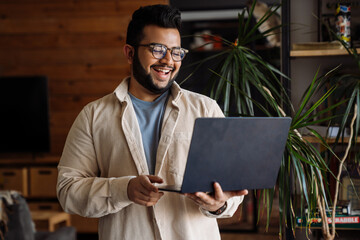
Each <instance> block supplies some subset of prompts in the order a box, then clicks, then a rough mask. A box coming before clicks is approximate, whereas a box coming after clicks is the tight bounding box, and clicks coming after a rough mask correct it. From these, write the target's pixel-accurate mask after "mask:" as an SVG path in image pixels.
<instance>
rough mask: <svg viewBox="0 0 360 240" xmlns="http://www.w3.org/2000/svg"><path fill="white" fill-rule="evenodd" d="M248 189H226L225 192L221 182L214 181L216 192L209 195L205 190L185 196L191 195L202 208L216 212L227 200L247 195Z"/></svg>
mask: <svg viewBox="0 0 360 240" xmlns="http://www.w3.org/2000/svg"><path fill="white" fill-rule="evenodd" d="M247 194H248V190H241V191H226V192H223V190H222V189H221V186H220V184H219V183H214V194H213V195H209V194H207V193H204V192H196V193H186V194H185V196H187V197H189V198H190V199H192V200H193V201H195V202H196V204H198V205H199V206H200V207H201V208H203V209H204V210H207V211H209V212H214V211H216V210H218V209H219V208H221V207H222V206H224V204H225V202H226V201H227V200H228V199H229V198H232V197H235V196H243V195H247Z"/></svg>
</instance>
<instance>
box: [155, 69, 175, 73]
mask: <svg viewBox="0 0 360 240" xmlns="http://www.w3.org/2000/svg"><path fill="white" fill-rule="evenodd" d="M155 70H156V71H158V72H163V73H169V72H170V71H171V70H169V69H162V68H155Z"/></svg>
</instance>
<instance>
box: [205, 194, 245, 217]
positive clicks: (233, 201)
mask: <svg viewBox="0 0 360 240" xmlns="http://www.w3.org/2000/svg"><path fill="white" fill-rule="evenodd" d="M243 199H244V196H238V197H232V198H230V199H228V200H227V201H226V203H227V207H226V209H225V211H224V212H222V213H221V214H219V215H216V214H212V213H210V212H209V211H207V210H205V209H203V208H201V207H200V211H201V213H202V214H204V215H205V216H207V217H210V218H229V217H232V216H233V215H234V213H235V212H236V210H237V209H238V207H239V205H240V204H241V203H242V201H243Z"/></svg>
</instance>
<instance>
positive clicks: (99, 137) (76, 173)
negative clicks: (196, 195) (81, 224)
mask: <svg viewBox="0 0 360 240" xmlns="http://www.w3.org/2000/svg"><path fill="white" fill-rule="evenodd" d="M128 81H129V79H128V78H127V79H125V80H124V81H122V83H121V84H120V85H119V86H118V87H117V89H116V90H115V92H114V93H113V94H109V95H107V96H105V97H103V98H101V99H99V100H97V101H94V102H92V103H90V104H88V105H87V106H86V107H84V109H83V110H82V111H81V112H80V114H79V115H78V117H77V118H76V120H75V122H74V124H73V126H72V127H71V130H70V132H69V134H68V137H67V140H66V143H65V147H64V151H63V154H62V157H61V159H60V163H59V166H58V170H59V175H58V184H57V193H58V198H59V201H60V203H61V205H62V207H63V208H64V210H65V211H67V212H69V213H73V214H79V215H81V216H84V217H93V218H100V221H99V237H100V239H102V240H115V239H116V240H120V239H128V240H139V239H146V240H151V239H163V240H177V239H179V240H180V239H182V240H183V239H185V240H190V239H194V240H195V239H196V240H199V239H206V240H209V239H220V234H219V229H218V225H217V222H216V218H215V217H230V216H232V214H234V212H235V211H236V209H237V208H238V206H239V204H240V203H241V201H242V197H233V198H231V199H229V200H228V202H227V204H228V207H227V209H226V210H225V212H223V213H222V214H221V215H219V216H214V215H211V214H210V213H209V212H207V211H204V210H202V209H200V208H199V206H197V205H196V204H195V203H194V202H193V201H191V200H190V199H188V198H186V197H185V196H183V195H181V194H177V193H168V192H165V194H164V196H163V197H162V198H161V199H160V200H159V201H158V203H157V204H156V205H155V206H154V207H145V206H141V205H138V204H135V203H133V202H131V201H130V200H129V199H128V196H127V186H128V182H129V180H130V179H131V178H133V177H135V176H138V175H143V174H149V172H148V167H147V162H146V159H145V154H144V150H143V145H142V139H141V132H140V129H139V126H138V122H137V119H136V115H135V112H134V109H133V106H132V103H131V100H130V97H129V95H128ZM197 117H223V113H222V112H221V109H220V108H219V106H218V105H217V103H216V102H215V101H214V100H212V99H210V98H208V97H205V96H203V95H200V94H197V93H193V92H190V91H187V90H184V89H181V88H180V87H179V86H178V85H177V84H176V83H174V84H173V86H172V88H171V94H170V97H169V101H168V103H167V106H166V110H165V114H164V119H163V125H162V129H161V138H160V141H159V147H158V151H157V161H156V168H155V175H158V176H160V177H161V178H162V179H163V180H164V183H167V184H181V182H182V179H183V174H184V171H185V165H186V159H187V154H188V151H189V146H190V140H191V135H192V130H193V126H194V121H195V119H196V118H197Z"/></svg>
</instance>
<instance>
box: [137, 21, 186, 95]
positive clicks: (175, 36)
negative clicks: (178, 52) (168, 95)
mask: <svg viewBox="0 0 360 240" xmlns="http://www.w3.org/2000/svg"><path fill="white" fill-rule="evenodd" d="M143 33H144V38H143V39H142V40H141V42H140V43H139V44H140V45H144V44H150V43H160V44H163V45H165V46H166V47H167V48H168V49H171V48H173V47H180V44H181V40H180V34H179V31H178V30H177V29H176V28H162V27H158V26H155V25H149V26H146V27H145V28H144V30H143ZM132 65H133V66H132V67H133V76H134V78H135V79H136V80H137V81H138V82H139V83H140V84H141V85H142V86H143V87H144V88H146V89H147V90H149V91H150V92H152V93H154V94H161V93H163V92H165V91H166V90H167V89H169V88H170V87H171V85H172V83H173V81H174V80H175V78H176V76H177V74H178V72H179V68H180V66H181V61H180V62H175V61H174V60H173V59H172V57H171V53H170V51H167V53H166V56H165V57H164V58H162V59H156V58H155V57H154V56H153V54H152V49H151V48H150V47H147V46H138V47H137V51H136V52H135V54H134V60H133V64H132Z"/></svg>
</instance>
